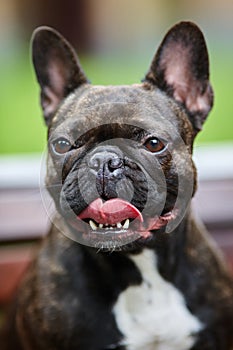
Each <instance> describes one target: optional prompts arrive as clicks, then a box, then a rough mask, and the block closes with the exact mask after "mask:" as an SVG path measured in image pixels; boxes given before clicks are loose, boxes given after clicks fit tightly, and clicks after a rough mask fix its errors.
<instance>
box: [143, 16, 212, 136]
mask: <svg viewBox="0 0 233 350" xmlns="http://www.w3.org/2000/svg"><path fill="white" fill-rule="evenodd" d="M145 80H146V81H149V82H151V83H152V84H155V85H156V86H158V87H159V88H160V89H162V90H163V91H165V92H166V93H167V94H168V95H169V96H172V97H173V98H174V99H175V100H176V101H177V102H179V103H181V104H182V105H183V106H184V107H185V109H186V111H187V112H188V115H189V117H190V120H191V122H192V124H193V127H194V129H195V131H196V132H198V131H199V130H201V128H202V124H203V123H204V121H205V119H206V117H207V115H208V113H209V111H210V110H211V108H212V105H213V91H212V88H211V85H210V83H209V59H208V52H207V47H206V43H205V39H204V37H203V34H202V32H201V31H200V29H199V28H198V27H197V26H196V25H195V24H193V23H191V22H181V23H179V24H177V25H175V26H174V27H172V28H171V29H170V31H169V32H168V33H167V35H166V36H165V38H164V40H163V41H162V43H161V45H160V47H159V49H158V51H157V53H156V55H155V57H154V59H153V61H152V63H151V66H150V69H149V72H148V73H147V75H146V78H145Z"/></svg>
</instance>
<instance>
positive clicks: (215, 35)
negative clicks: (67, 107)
mask: <svg viewBox="0 0 233 350" xmlns="http://www.w3.org/2000/svg"><path fill="white" fill-rule="evenodd" d="M181 20H191V21H194V22H196V23H197V24H198V25H199V26H200V27H201V29H202V30H203V32H204V35H205V38H206V40H207V45H208V49H209V54H210V72H211V82H212V85H213V87H214V91H215V105H214V109H213V111H212V112H211V114H210V116H209V119H208V121H207V122H206V124H205V126H204V130H203V131H202V133H201V134H200V136H198V137H197V140H196V147H195V160H196V163H197V166H198V169H199V179H200V184H199V191H198V193H197V196H196V198H195V208H197V209H196V210H197V212H198V213H199V214H200V216H201V217H202V218H203V220H204V221H205V223H206V225H207V226H208V228H209V229H210V231H211V233H212V235H213V237H214V238H215V239H216V240H217V241H218V244H219V245H220V246H221V248H222V249H223V252H224V254H225V255H226V256H227V259H228V262H229V264H230V266H231V267H233V258H232V252H233V237H232V236H233V235H232V233H233V229H232V223H233V112H232V111H233V97H232V81H233V2H232V0H221V1H219V0H205V1H203V0H196V1H192V2H191V1H185V0H138V1H135V0H117V1H116V0H98V1H96V0H66V1H62V0H40V1H30V0H0V242H1V243H0V304H1V305H5V304H7V302H8V301H9V300H10V298H11V296H12V293H13V291H14V289H15V286H16V285H17V281H18V280H19V279H20V277H21V275H22V273H23V271H24V269H25V268H26V266H27V264H28V261H30V259H31V254H32V251H33V247H34V246H35V242H36V241H37V239H38V238H39V237H41V235H43V234H45V232H46V229H47V226H48V219H47V215H46V213H45V210H44V209H43V204H42V202H41V196H40V190H39V181H40V173H41V154H42V152H43V151H44V149H45V145H46V128H45V126H44V123H43V119H42V116H41V111H40V107H39V88H38V85H37V83H36V79H35V75H34V72H33V69H32V64H31V57H30V38H31V34H32V31H33V30H34V29H35V28H36V27H37V26H39V25H49V26H52V27H54V28H56V29H57V30H58V31H60V32H61V33H62V34H63V35H64V36H65V37H66V38H67V39H68V40H69V41H70V42H71V43H72V45H73V46H74V47H75V48H76V49H77V52H78V54H79V57H80V61H81V64H82V66H83V68H84V70H85V72H86V74H87V76H88V77H89V79H90V80H91V81H92V82H93V83H94V84H130V83H134V82H139V81H140V80H141V79H142V78H143V77H144V74H145V73H146V71H147V69H148V67H149V64H150V61H151V59H152V56H153V54H154V52H155V50H156V48H157V47H158V45H159V43H160V41H161V40H162V38H163V36H164V35H165V33H166V31H167V30H168V29H169V28H170V27H171V26H172V25H173V24H175V23H176V22H178V21H181Z"/></svg>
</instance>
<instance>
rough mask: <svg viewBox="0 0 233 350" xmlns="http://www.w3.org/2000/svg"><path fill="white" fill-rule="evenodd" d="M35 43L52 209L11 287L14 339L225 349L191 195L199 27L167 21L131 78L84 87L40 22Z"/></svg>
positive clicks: (222, 313)
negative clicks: (145, 65)
mask: <svg viewBox="0 0 233 350" xmlns="http://www.w3.org/2000/svg"><path fill="white" fill-rule="evenodd" d="M32 52H33V63H34V67H35V72H36V76H37V80H38V82H39V85H40V88H41V106H42V110H43V115H44V119H45V122H46V124H47V126H48V158H47V175H46V180H45V182H46V188H47V189H48V191H49V193H50V195H51V197H52V198H53V200H54V203H55V206H56V214H55V217H54V218H53V220H52V221H53V223H52V227H51V230H50V232H49V234H48V235H47V236H46V238H45V239H43V242H42V244H41V247H40V249H39V252H38V254H37V256H36V258H35V260H34V261H33V263H32V265H31V267H30V269H29V271H28V273H27V275H26V277H25V280H24V282H23V284H22V286H21V288H20V291H19V295H18V301H17V311H16V318H15V329H16V332H17V337H18V341H19V343H20V345H18V349H23V350H65V349H67V350H110V349H117V350H142V349H144V350H191V349H192V350H230V349H231V348H232V343H233V283H232V277H231V275H230V273H229V272H228V270H227V267H226V265H225V263H224V261H223V259H222V257H221V254H220V253H219V251H218V249H217V248H216V247H215V244H214V243H213V242H212V240H211V239H210V237H209V235H208V233H207V232H206V230H205V228H204V226H203V225H202V223H200V221H199V220H197V219H196V218H195V217H194V215H193V213H192V208H191V205H190V202H191V199H192V197H193V195H194V193H195V191H196V182H197V176H196V169H195V165H194V163H193V161H192V149H193V142H194V139H195V137H196V135H197V134H198V132H199V131H200V130H201V129H202V126H203V123H204V122H205V120H206V117H207V115H208V113H209V111H210V110H211V107H212V105H213V91H212V88H211V85H210V83H209V61H208V52H207V48H206V43H205V39H204V37H203V34H202V32H201V30H200V29H199V28H198V27H197V26H196V25H195V24H193V23H191V22H181V23H178V24H177V25H175V26H174V27H172V28H171V29H170V30H169V31H168V33H167V34H166V36H165V38H164V39H163V41H162V43H161V45H160V46H159V49H158V51H157V53H156V54H155V56H154V58H153V60H152V63H151V66H150V68H149V70H148V72H147V74H146V76H145V78H144V80H143V81H142V83H140V84H134V85H132V86H128V85H122V86H92V85H91V84H90V82H89V81H88V79H87V77H86V75H85V74H84V72H83V70H82V68H81V66H80V63H79V60H78V57H77V55H76V53H75V51H74V49H73V48H72V47H71V45H70V44H69V43H68V42H67V41H66V40H65V39H64V38H63V37H62V36H61V35H60V34H59V33H58V32H57V31H55V30H54V29H51V28H49V27H40V28H38V29H36V30H35V32H34V34H33V39H32ZM11 337H13V336H12V335H11ZM14 350H16V348H14Z"/></svg>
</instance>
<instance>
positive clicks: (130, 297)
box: [113, 249, 202, 350]
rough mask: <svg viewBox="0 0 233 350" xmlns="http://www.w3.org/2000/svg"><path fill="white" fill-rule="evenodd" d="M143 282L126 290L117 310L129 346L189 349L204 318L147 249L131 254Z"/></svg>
mask: <svg viewBox="0 0 233 350" xmlns="http://www.w3.org/2000/svg"><path fill="white" fill-rule="evenodd" d="M131 259H132V261H133V262H134V263H135V265H136V266H137V268H138V269H139V271H140V272H141V275H142V278H143V282H142V284H141V285H139V286H132V287H129V288H127V289H126V290H125V291H124V292H122V293H121V294H120V295H119V297H118V300H117V302H116V304H115V306H114V309H113V312H114V315H115V318H116V322H117V325H118V328H119V330H120V331H121V332H122V334H123V335H124V342H123V343H124V345H125V346H126V347H127V350H142V349H143V350H188V349H190V348H191V346H192V345H193V344H194V342H195V333H197V332H198V331H200V330H201V329H202V324H201V323H200V321H199V320H198V319H197V318H196V317H195V316H194V315H192V314H191V313H190V311H189V310H188V309H187V307H186V305H185V300H184V297H183V296H182V294H181V292H180V291H179V290H178V289H176V288H175V287H174V286H173V285H172V284H171V283H169V282H167V281H165V280H164V279H163V278H162V277H161V275H160V274H159V272H158V270H157V268H156V255H155V254H154V252H153V251H151V250H149V249H144V251H143V253H141V254H139V255H131Z"/></svg>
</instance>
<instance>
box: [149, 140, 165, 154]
mask: <svg viewBox="0 0 233 350" xmlns="http://www.w3.org/2000/svg"><path fill="white" fill-rule="evenodd" d="M144 146H145V147H146V148H147V149H148V151H150V152H152V153H159V152H161V151H163V150H164V149H165V147H166V146H165V145H164V143H163V142H162V141H161V140H159V139H157V137H153V138H150V139H149V140H147V141H146V142H145V143H144Z"/></svg>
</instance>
